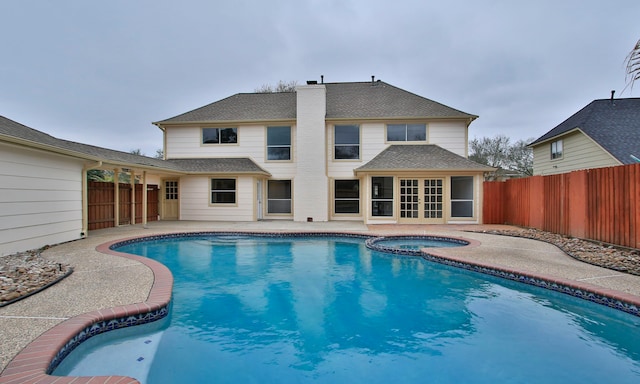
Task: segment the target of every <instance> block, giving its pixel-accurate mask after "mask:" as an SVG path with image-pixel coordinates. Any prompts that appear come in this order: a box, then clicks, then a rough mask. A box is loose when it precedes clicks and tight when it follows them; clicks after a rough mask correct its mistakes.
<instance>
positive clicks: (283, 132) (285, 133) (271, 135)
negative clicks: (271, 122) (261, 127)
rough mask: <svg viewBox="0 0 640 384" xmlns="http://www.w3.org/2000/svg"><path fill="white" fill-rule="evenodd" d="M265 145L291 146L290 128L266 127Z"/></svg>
mask: <svg viewBox="0 0 640 384" xmlns="http://www.w3.org/2000/svg"><path fill="white" fill-rule="evenodd" d="M267 145H269V146H271V145H291V128H290V127H268V128H267Z"/></svg>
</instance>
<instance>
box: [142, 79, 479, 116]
mask: <svg viewBox="0 0 640 384" xmlns="http://www.w3.org/2000/svg"><path fill="white" fill-rule="evenodd" d="M320 85H324V86H325V87H326V90H327V97H326V101H327V111H326V118H327V119H353V118H357V119H382V118H442V119H450V118H456V119H468V120H474V119H476V118H477V117H478V116H476V115H471V114H468V113H465V112H462V111H459V110H457V109H454V108H451V107H448V106H446V105H443V104H440V103H437V102H435V101H433V100H429V99H427V98H424V97H422V96H418V95H416V94H414V93H411V92H408V91H405V90H403V89H400V88H397V87H394V86H393V85H390V84H387V83H385V82H383V81H380V80H378V81H376V82H355V83H325V84H320ZM295 118H296V94H295V92H282V93H238V94H236V95H233V96H230V97H227V98H225V99H222V100H220V101H216V102H214V103H211V104H208V105H205V106H203V107H200V108H197V109H194V110H193V111H190V112H186V113H183V114H180V115H178V116H174V117H171V118H169V119H166V120H162V121H158V122H155V123H154V124H156V125H162V124H168V123H193V122H222V121H268V120H293V119H295Z"/></svg>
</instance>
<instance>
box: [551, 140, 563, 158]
mask: <svg viewBox="0 0 640 384" xmlns="http://www.w3.org/2000/svg"><path fill="white" fill-rule="evenodd" d="M561 158H562V140H556V141H553V142H552V143H551V160H554V159H561Z"/></svg>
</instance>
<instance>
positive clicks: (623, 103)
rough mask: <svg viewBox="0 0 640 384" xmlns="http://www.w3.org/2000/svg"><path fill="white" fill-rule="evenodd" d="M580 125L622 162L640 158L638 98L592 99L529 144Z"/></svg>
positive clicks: (556, 135) (539, 142)
mask: <svg viewBox="0 0 640 384" xmlns="http://www.w3.org/2000/svg"><path fill="white" fill-rule="evenodd" d="M576 128H579V129H580V130H582V132H584V133H585V134H586V135H587V136H589V137H590V138H592V139H593V140H594V141H595V142H597V143H598V144H599V145H600V146H602V147H603V148H604V149H605V150H606V151H607V152H609V153H610V154H611V155H612V156H614V157H615V158H616V159H618V160H619V161H620V162H621V163H622V164H631V163H634V162H635V160H634V159H633V158H632V157H631V155H634V156H636V157H638V158H640V98H629V99H613V100H611V99H600V100H594V101H592V102H591V103H589V104H588V105H587V106H586V107H584V108H582V109H581V110H580V111H578V112H576V113H575V114H573V115H572V116H571V117H569V118H568V119H566V120H565V121H563V122H562V123H560V124H559V125H558V126H556V127H555V128H553V129H552V130H550V131H549V132H547V133H545V134H544V135H542V136H541V137H540V138H538V139H537V140H536V141H534V142H533V143H531V144H530V145H531V146H536V145H538V144H542V143H543V142H546V141H548V140H550V139H553V138H557V137H559V136H561V135H563V134H565V133H567V132H570V131H572V130H574V129H576Z"/></svg>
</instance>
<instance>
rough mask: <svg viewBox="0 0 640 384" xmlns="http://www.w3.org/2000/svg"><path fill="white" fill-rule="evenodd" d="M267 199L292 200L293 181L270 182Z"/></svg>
mask: <svg viewBox="0 0 640 384" xmlns="http://www.w3.org/2000/svg"><path fill="white" fill-rule="evenodd" d="M267 199H291V180H269V184H268V191H267Z"/></svg>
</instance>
